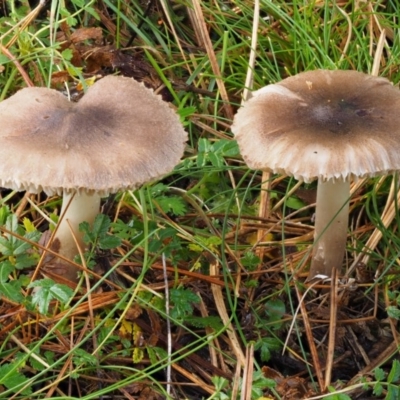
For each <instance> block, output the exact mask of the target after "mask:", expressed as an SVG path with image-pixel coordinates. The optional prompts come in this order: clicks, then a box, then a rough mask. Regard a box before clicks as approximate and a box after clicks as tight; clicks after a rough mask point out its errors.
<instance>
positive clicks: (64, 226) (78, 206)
mask: <svg viewBox="0 0 400 400" xmlns="http://www.w3.org/2000/svg"><path fill="white" fill-rule="evenodd" d="M100 199H101V198H100V196H99V195H97V194H93V195H88V194H85V193H82V194H78V193H65V192H64V195H63V203H62V208H61V214H60V218H61V219H60V222H59V226H58V228H57V232H56V236H55V239H54V240H55V241H57V239H58V240H59V244H60V248H59V249H57V252H58V253H59V254H60V255H62V256H63V257H66V258H68V259H69V260H73V259H74V257H75V256H76V255H77V254H79V250H78V247H77V244H76V243H75V240H74V237H75V239H76V241H77V243H78V246H79V247H80V248H81V249H82V251H83V250H84V243H83V234H82V233H81V232H80V231H79V224H80V223H82V222H83V221H86V222H88V223H89V224H92V223H93V221H94V219H95V217H96V215H97V214H98V213H99V212H100ZM61 262H62V261H61ZM65 277H66V278H67V279H69V280H72V281H76V280H77V270H76V268H74V267H73V266H72V265H68V269H67V270H66V273H65Z"/></svg>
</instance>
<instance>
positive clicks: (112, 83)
mask: <svg viewBox="0 0 400 400" xmlns="http://www.w3.org/2000/svg"><path fill="white" fill-rule="evenodd" d="M0 126H1V129H0V186H2V187H6V188H11V189H13V190H26V191H28V192H31V193H38V192H41V191H44V192H45V193H46V194H47V195H53V194H63V205H62V210H61V217H62V220H61V222H60V223H59V226H58V229H57V233H56V237H55V241H56V242H57V243H58V244H59V254H60V255H62V256H64V257H66V258H68V259H73V257H74V256H75V255H76V254H78V251H77V247H76V244H75V242H74V240H73V236H72V235H71V229H72V231H73V234H74V236H75V237H76V238H77V239H78V243H79V245H80V246H82V235H81V234H80V233H79V224H80V223H81V222H83V221H87V222H89V223H92V222H93V220H94V218H95V216H96V215H97V214H98V213H99V212H100V199H101V197H104V196H107V195H108V194H109V193H115V192H117V191H124V190H127V189H135V188H137V187H139V186H141V185H142V184H144V183H145V182H149V181H152V180H155V179H157V178H160V177H162V176H163V175H165V174H167V173H168V172H170V171H172V169H173V168H174V167H175V166H176V164H177V163H178V162H179V160H180V158H181V156H182V154H183V151H184V147H185V142H186V140H187V133H186V132H185V130H184V129H183V127H182V125H181V123H180V121H179V117H178V115H177V114H176V113H175V112H174V111H173V110H172V109H171V108H170V107H169V105H168V104H167V103H166V102H164V101H162V100H161V98H160V96H157V95H155V94H154V93H153V91H152V90H150V89H147V88H146V87H145V86H144V85H143V84H141V83H138V82H136V81H135V80H133V79H131V78H125V77H116V76H107V77H105V78H103V79H101V80H99V81H98V82H96V83H95V84H94V85H93V86H92V87H90V88H89V90H88V92H87V94H85V95H84V97H83V98H82V99H81V100H80V101H79V102H78V103H72V102H70V101H68V99H67V98H66V97H65V96H64V95H63V94H62V93H60V92H58V91H56V90H52V89H47V88H37V87H35V88H25V89H22V90H20V91H18V92H17V93H16V94H15V95H13V96H11V97H10V98H8V99H7V100H4V101H3V102H1V103H0ZM76 272H77V271H76V270H75V269H74V268H72V266H68V268H67V271H65V276H66V277H67V278H68V279H70V280H76V278H77V274H76Z"/></svg>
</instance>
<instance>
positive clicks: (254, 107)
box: [232, 70, 400, 182]
mask: <svg viewBox="0 0 400 400" xmlns="http://www.w3.org/2000/svg"><path fill="white" fill-rule="evenodd" d="M232 132H233V133H234V134H235V137H236V139H237V141H238V143H239V147H240V150H241V153H242V155H243V158H244V160H245V161H246V163H247V164H248V165H249V166H250V167H251V168H253V169H261V170H267V171H272V172H275V173H280V174H286V175H290V176H294V177H295V178H296V179H298V180H304V181H306V182H307V181H311V180H313V179H316V178H319V179H323V180H329V179H346V178H348V177H350V176H358V177H363V176H374V175H379V174H385V173H389V172H392V171H395V170H398V169H400V91H399V90H398V89H396V88H394V87H393V86H392V84H391V83H390V82H389V81H388V80H386V79H383V78H377V77H373V76H370V75H366V74H363V73H360V72H356V71H327V70H316V71H310V72H303V73H300V74H298V75H296V76H293V77H290V78H287V79H284V80H283V81H281V82H279V83H277V84H274V85H269V86H266V87H264V88H262V89H260V90H258V91H256V92H254V93H253V97H252V98H251V99H250V100H249V101H248V102H246V103H245V105H244V107H243V108H242V109H240V110H239V112H238V113H237V114H236V116H235V118H234V122H233V125H232Z"/></svg>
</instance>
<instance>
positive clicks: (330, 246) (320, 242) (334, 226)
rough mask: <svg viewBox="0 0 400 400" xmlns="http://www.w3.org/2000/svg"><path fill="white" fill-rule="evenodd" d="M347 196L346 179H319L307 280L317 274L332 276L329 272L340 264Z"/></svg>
mask: <svg viewBox="0 0 400 400" xmlns="http://www.w3.org/2000/svg"><path fill="white" fill-rule="evenodd" d="M349 197H350V182H349V180H336V181H334V180H328V181H325V182H324V181H322V180H319V182H318V190H317V204H316V214H315V234H314V247H313V254H312V262H311V268H310V274H309V279H312V278H313V277H314V276H316V275H318V274H322V275H326V276H328V277H331V274H332V269H333V268H334V267H337V268H340V267H341V265H342V262H343V256H344V253H345V249H346V239H347V226H348V221H349Z"/></svg>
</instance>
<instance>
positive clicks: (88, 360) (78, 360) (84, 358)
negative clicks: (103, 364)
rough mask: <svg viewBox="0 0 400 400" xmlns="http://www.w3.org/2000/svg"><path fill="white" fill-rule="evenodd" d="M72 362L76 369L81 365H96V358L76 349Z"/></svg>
mask: <svg viewBox="0 0 400 400" xmlns="http://www.w3.org/2000/svg"><path fill="white" fill-rule="evenodd" d="M72 361H73V363H74V365H75V366H77V367H78V366H83V365H96V364H97V357H96V356H94V355H92V354H90V353H88V352H87V351H85V350H83V349H81V348H76V349H74V352H73V357H72Z"/></svg>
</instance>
